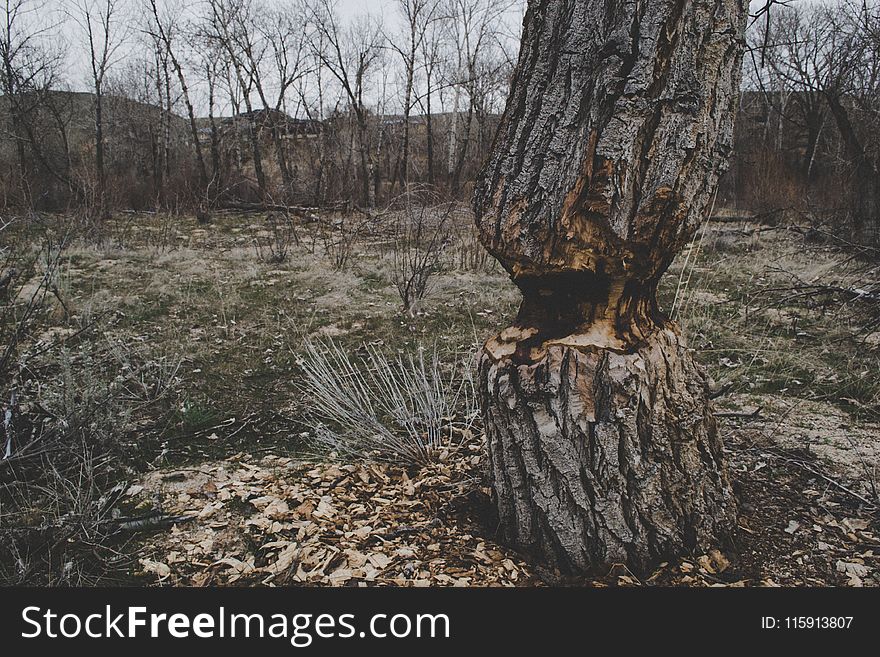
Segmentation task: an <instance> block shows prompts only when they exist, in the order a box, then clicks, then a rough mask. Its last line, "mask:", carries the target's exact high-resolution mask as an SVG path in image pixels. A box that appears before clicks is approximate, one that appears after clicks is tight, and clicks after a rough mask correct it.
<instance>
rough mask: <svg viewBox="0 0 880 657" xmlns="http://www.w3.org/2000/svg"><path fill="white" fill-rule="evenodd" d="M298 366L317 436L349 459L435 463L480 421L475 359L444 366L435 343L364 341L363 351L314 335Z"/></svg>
mask: <svg viewBox="0 0 880 657" xmlns="http://www.w3.org/2000/svg"><path fill="white" fill-rule="evenodd" d="M298 365H299V367H300V369H301V371H302V374H303V378H302V381H301V386H300V387H301V389H302V391H303V393H304V394H305V396H306V399H307V409H306V422H307V423H308V424H309V425H310V426H311V427H312V430H313V432H314V441H315V443H316V444H317V445H318V446H320V447H323V448H325V449H327V450H330V451H333V452H336V453H337V454H339V455H341V456H344V457H346V458H351V459H357V460H364V459H373V460H382V461H390V462H397V463H414V464H425V463H430V462H434V461H437V460H438V459H440V458H445V457H443V454H444V452H446V453H447V454H448V452H449V450H454V449H455V448H456V446H457V444H458V443H459V441H460V438H461V437H462V436H463V435H465V434H467V433H469V432H470V430H471V428H472V427H473V424H474V422H475V420H476V416H477V413H476V399H475V392H474V387H473V381H472V380H471V378H470V368H469V362H468V360H467V359H459V360H456V361H455V362H454V363H452V365H451V367H448V368H444V366H443V364H442V363H441V362H440V358H439V355H438V353H437V351H436V349H435V350H434V352H433V353H432V354H430V355H426V353H425V349H424V348H419V349H418V351H417V353H416V354H415V355H413V354H412V353H410V354H407V355H397V356H389V355H387V354H385V353H383V352H381V351H379V349H377V348H376V347H375V346H373V345H364V347H363V349H362V356H361V357H360V358H356V357H354V356H353V355H352V354H351V353H349V352H348V351H346V350H344V349H342V348H341V347H339V346H338V345H336V344H335V343H333V342H327V343H325V344H319V343H315V342H311V341H307V342H306V343H305V347H304V353H303V354H302V355H301V356H300V357H299V360H298ZM444 369H445V370H446V371H445V372H444Z"/></svg>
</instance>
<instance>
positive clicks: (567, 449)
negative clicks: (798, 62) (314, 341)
mask: <svg viewBox="0 0 880 657" xmlns="http://www.w3.org/2000/svg"><path fill="white" fill-rule="evenodd" d="M746 14H747V12H746V5H745V3H743V2H740V1H739V0H719V2H714V1H713V2H709V1H706V0H674V1H671V2H670V1H664V0H642V1H641V2H616V1H612V2H610V3H609V2H607V1H606V2H599V1H597V0H588V1H583V0H581V1H575V0H531V1H530V2H529V6H528V11H527V14H526V18H525V22H524V32H523V39H522V49H521V54H520V59H519V63H518V65H517V68H516V71H515V75H514V80H513V83H512V87H511V93H510V98H509V100H508V104H507V109H506V111H505V114H504V117H503V118H502V122H501V126H500V128H499V133H498V136H497V138H496V142H495V145H494V147H493V151H492V155H491V156H490V158H489V161H488V162H487V164H486V167H485V169H484V171H483V173H482V175H481V178H480V180H479V181H478V185H477V188H476V192H475V209H476V212H477V217H478V218H477V225H478V228H479V231H480V238H481V241H482V243H483V244H484V246H485V247H486V248H487V249H488V250H489V252H490V253H492V255H493V256H495V257H496V258H497V259H498V260H499V262H500V263H501V264H502V265H503V266H504V268H505V269H506V270H507V271H508V273H509V274H510V276H511V278H512V280H513V281H514V283H516V285H517V286H518V287H519V288H520V290H521V292H522V295H523V302H522V306H521V308H520V311H519V314H518V316H517V318H516V321H515V323H514V324H513V326H511V327H509V328H507V329H505V330H504V331H502V332H501V333H500V334H499V335H498V336H497V337H495V338H493V339H491V340H489V342H488V343H487V344H486V346H485V348H484V350H483V354H482V357H481V362H480V372H479V394H480V399H481V407H482V412H483V418H484V423H485V428H486V434H487V437H488V440H489V453H490V464H491V475H492V482H493V487H494V492H495V498H496V502H497V506H498V511H499V517H500V523H501V530H502V532H503V534H504V536H505V537H506V539H507V540H508V541H509V542H510V543H512V544H513V545H514V546H516V547H517V548H519V549H520V550H522V551H524V552H527V553H530V554H532V555H533V556H534V557H535V558H536V559H540V561H541V563H542V564H543V565H545V566H550V567H552V568H555V569H557V570H558V571H560V572H563V573H584V572H588V571H590V570H591V569H593V568H595V567H598V566H603V565H607V564H610V563H615V562H618V563H626V564H628V565H629V567H630V568H632V569H633V570H638V571H644V570H646V569H648V568H649V567H650V566H651V565H653V564H655V563H656V562H658V561H660V560H662V559H665V558H668V557H670V556H673V555H677V554H683V553H690V552H701V553H702V552H704V551H706V550H708V549H710V548H712V547H716V546H718V545H721V544H724V543H726V542H727V541H728V540H729V536H730V534H731V532H732V530H733V528H734V527H735V519H736V514H735V503H734V498H733V494H732V492H731V488H730V484H729V481H728V478H727V474H726V470H725V466H724V458H723V449H722V444H721V441H720V439H719V436H718V432H717V428H716V424H715V420H714V418H713V416H712V414H711V412H710V409H709V404H708V395H707V385H706V380H705V377H704V375H703V374H702V372H701V371H700V368H699V367H698V366H697V364H696V363H695V362H694V361H693V359H692V357H691V355H690V353H689V352H688V350H687V348H686V346H685V345H684V343H683V340H682V337H681V336H680V334H679V332H678V330H677V328H676V326H675V325H674V323H673V322H671V321H670V320H669V319H668V318H667V317H666V316H665V315H664V314H663V313H662V312H661V311H660V309H659V307H658V305H657V300H656V292H657V286H658V283H659V280H660V277H661V276H662V275H663V273H664V272H665V271H666V269H667V268H668V267H669V264H670V263H671V262H672V260H673V258H674V257H675V255H676V254H677V253H678V252H679V251H680V250H681V249H682V248H683V247H684V246H685V244H687V243H688V241H690V240H691V239H692V238H693V236H694V234H695V233H696V231H697V229H698V227H699V225H700V223H701V222H702V220H703V219H704V218H705V216H706V214H707V213H708V211H709V208H710V205H711V202H712V199H713V195H714V192H715V189H716V188H717V182H718V178H719V176H720V174H721V173H722V171H723V169H724V167H725V166H726V162H727V158H728V156H729V153H730V150H731V144H732V133H733V121H734V117H735V114H736V104H737V100H738V91H739V81H740V65H741V61H742V51H743V30H744V28H745V17H746Z"/></svg>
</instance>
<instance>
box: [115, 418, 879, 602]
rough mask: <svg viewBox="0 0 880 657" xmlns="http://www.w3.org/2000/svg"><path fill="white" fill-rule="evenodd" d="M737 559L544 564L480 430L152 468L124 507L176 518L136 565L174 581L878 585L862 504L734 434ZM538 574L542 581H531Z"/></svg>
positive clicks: (712, 555) (872, 524)
mask: <svg viewBox="0 0 880 657" xmlns="http://www.w3.org/2000/svg"><path fill="white" fill-rule="evenodd" d="M728 443H729V447H730V448H731V449H730V450H729V454H728V456H729V465H730V471H731V477H732V479H733V480H734V485H735V487H736V488H737V490H738V497H739V498H740V499H739V510H740V516H739V537H738V539H737V554H734V553H730V552H728V553H725V552H722V551H721V550H717V549H715V550H710V551H709V553H708V554H704V555H692V556H690V557H686V558H683V559H677V560H674V561H670V562H667V563H663V564H661V565H660V566H659V567H658V568H657V570H656V572H654V573H653V574H650V575H646V576H642V577H638V576H637V575H635V574H633V573H632V572H630V571H629V570H628V569H627V568H626V566H624V565H623V564H618V565H612V566H611V567H610V568H608V569H604V570H603V571H602V572H597V573H595V574H594V576H593V577H585V578H577V579H571V580H561V579H558V578H552V577H548V574H547V573H539V572H538V570H537V567H533V566H531V565H529V564H528V563H527V562H526V561H525V560H524V559H523V558H521V557H520V556H519V555H517V554H516V553H515V552H514V551H513V550H511V549H510V548H507V547H504V546H502V545H499V544H498V543H497V542H496V540H495V534H494V531H495V528H496V522H497V521H495V520H494V519H493V517H492V511H491V503H490V499H489V497H488V494H489V490H488V489H487V488H485V487H484V486H485V478H484V476H483V473H484V469H485V463H484V459H485V456H484V454H485V451H484V446H483V445H482V444H481V442H480V439H479V438H477V437H474V439H473V441H472V442H471V443H470V444H465V445H463V446H461V447H460V448H459V449H458V450H457V451H455V452H453V453H451V454H443V455H441V458H440V460H439V462H437V463H434V464H432V465H429V466H426V467H423V468H421V469H418V468H411V469H407V468H405V467H401V466H395V465H388V464H382V463H357V464H338V463H314V462H303V461H302V460H296V459H292V458H288V457H281V456H277V455H275V456H263V457H257V456H253V455H250V454H245V453H241V454H237V455H235V456H233V457H231V458H228V459H225V460H223V461H218V462H212V463H205V464H202V465H198V466H195V467H193V468H188V469H175V470H161V471H157V472H153V473H151V474H149V475H147V476H146V477H145V478H144V479H143V480H142V481H141V482H140V483H138V484H137V485H134V486H132V487H131V488H129V490H128V491H127V496H128V498H129V500H130V501H131V503H132V506H135V507H137V506H140V507H142V508H143V509H149V510H150V511H152V512H155V511H156V510H159V511H161V513H162V514H164V515H166V516H172V517H183V518H185V519H183V520H181V521H180V522H177V523H176V524H173V525H172V526H171V527H170V528H165V529H164V530H162V531H157V532H154V533H152V534H151V535H149V536H147V537H146V538H145V539H142V541H141V543H140V544H139V545H138V546H137V552H138V557H139V564H140V574H141V575H143V576H144V577H146V578H148V581H149V582H150V583H157V584H159V585H178V586H180V585H183V586H260V585H263V586H413V587H424V586H479V587H485V586H505V587H514V586H540V585H542V584H543V583H545V582H548V581H549V582H552V583H554V584H567V585H575V586H645V585H647V586H697V587H705V586H713V587H720V586H724V587H741V586H780V585H781V586H876V585H878V583H880V580H878V573H880V550H878V548H880V543H878V534H877V533H875V532H876V530H877V517H876V515H875V514H874V511H875V510H874V509H872V508H863V505H860V504H858V503H854V502H853V500H852V498H851V497H850V496H846V495H841V494H840V491H839V490H838V489H835V488H834V487H831V486H829V485H827V482H824V483H825V484H826V485H825V486H822V485H821V484H823V481H824V480H822V479H821V478H818V477H816V476H814V475H813V474H812V473H811V472H809V471H805V470H803V469H802V468H797V467H792V466H791V462H792V458H791V457H787V458H784V459H781V458H780V459H776V460H778V461H779V462H778V463H777V462H776V460H774V459H775V457H773V458H771V457H770V455H769V454H768V453H767V452H762V451H760V450H756V449H755V448H754V447H753V446H754V444H755V441H754V437H752V438H749V437H748V436H746V435H744V434H743V433H741V432H739V431H733V432H730V434H729V436H728ZM539 575H541V577H539Z"/></svg>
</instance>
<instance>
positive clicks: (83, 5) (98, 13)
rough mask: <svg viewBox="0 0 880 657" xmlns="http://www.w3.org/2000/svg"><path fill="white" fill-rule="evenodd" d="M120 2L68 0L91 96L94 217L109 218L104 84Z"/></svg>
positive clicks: (117, 41) (119, 35)
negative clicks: (81, 38)
mask: <svg viewBox="0 0 880 657" xmlns="http://www.w3.org/2000/svg"><path fill="white" fill-rule="evenodd" d="M124 8H125V6H124V0H71V2H70V3H69V6H68V8H67V11H68V15H69V16H70V18H71V19H72V20H73V21H74V22H75V23H76V24H77V25H78V26H79V28H80V30H81V32H82V34H83V36H84V38H85V43H86V55H87V57H88V64H89V74H90V78H91V86H92V91H93V93H94V118H95V181H96V185H97V187H96V198H95V204H96V208H95V209H96V216H98V217H100V218H102V219H103V218H106V217H107V215H108V214H109V207H108V199H107V170H106V166H105V162H104V159H105V152H104V149H105V144H104V82H105V80H106V78H107V73H108V71H109V70H110V68H111V66H112V65H113V64H114V63H115V61H116V55H117V53H118V51H119V48H120V46H121V45H122V43H123V42H124V39H125V37H126V35H127V30H126V28H125V26H124V25H123V24H122V20H123V16H122V15H121V14H122V12H123V11H124Z"/></svg>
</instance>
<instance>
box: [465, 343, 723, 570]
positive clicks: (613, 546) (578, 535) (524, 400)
mask: <svg viewBox="0 0 880 657" xmlns="http://www.w3.org/2000/svg"><path fill="white" fill-rule="evenodd" d="M492 344H493V343H492V342H490V344H489V345H488V346H487V349H486V350H484V352H483V355H482V358H481V361H480V380H479V394H480V397H481V399H480V401H481V406H482V409H483V419H484V423H485V430H486V434H487V437H488V440H489V456H490V468H491V477H492V484H493V488H494V491H495V499H496V503H497V505H498V512H499V520H500V526H501V531H502V532H503V534H504V537H505V539H506V540H507V541H508V542H509V543H510V544H512V545H513V546H514V547H516V548H517V549H519V550H521V551H522V552H524V553H525V554H527V555H529V556H531V557H532V558H534V559H535V560H536V561H537V562H539V563H540V564H542V565H543V566H545V567H549V568H551V569H554V570H557V571H559V572H560V573H564V574H579V573H587V572H589V571H591V570H594V569H596V568H598V567H602V566H607V565H609V564H613V563H625V564H627V566H628V567H629V568H630V569H632V570H633V571H637V572H646V571H648V570H649V569H650V568H651V567H652V566H654V565H656V564H657V563H658V562H660V561H662V560H664V559H668V558H670V557H674V556H677V555H682V554H695V553H696V554H703V553H706V552H707V551H708V550H709V549H711V548H713V547H718V546H721V545H726V544H727V543H729V541H730V537H731V535H732V532H733V529H734V527H735V525H736V508H735V501H734V496H733V492H732V490H731V487H730V483H729V481H728V478H727V472H726V468H725V465H724V459H723V448H722V444H721V440H720V438H719V436H718V431H717V426H716V422H715V418H714V417H713V416H712V414H711V412H710V410H709V405H708V399H707V385H706V379H705V376H704V375H703V373H702V371H701V370H700V368H699V367H698V366H697V365H696V363H695V362H694V361H693V358H692V357H691V355H690V353H689V352H688V351H687V349H686V347H685V346H684V345H683V343H682V340H681V338H680V337H679V336H678V334H677V333H676V332H675V331H674V330H673V329H672V328H663V329H659V330H657V331H656V332H654V333H653V334H652V335H651V336H650V338H649V339H648V340H647V341H646V342H645V343H644V344H643V345H642V346H641V347H640V348H639V349H638V350H636V351H634V352H632V353H625V354H622V353H618V352H615V351H611V350H607V349H602V348H596V349H592V350H587V349H585V348H583V347H581V348H574V347H569V346H563V345H558V346H548V348H547V349H546V351H545V352H544V354H543V355H542V356H541V357H540V358H539V359H538V360H536V361H535V362H518V359H517V358H516V356H515V354H508V353H504V352H501V353H499V352H498V351H497V350H495V349H493V348H492ZM494 344H495V345H497V344H498V342H497V341H496V342H495V343H494Z"/></svg>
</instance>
